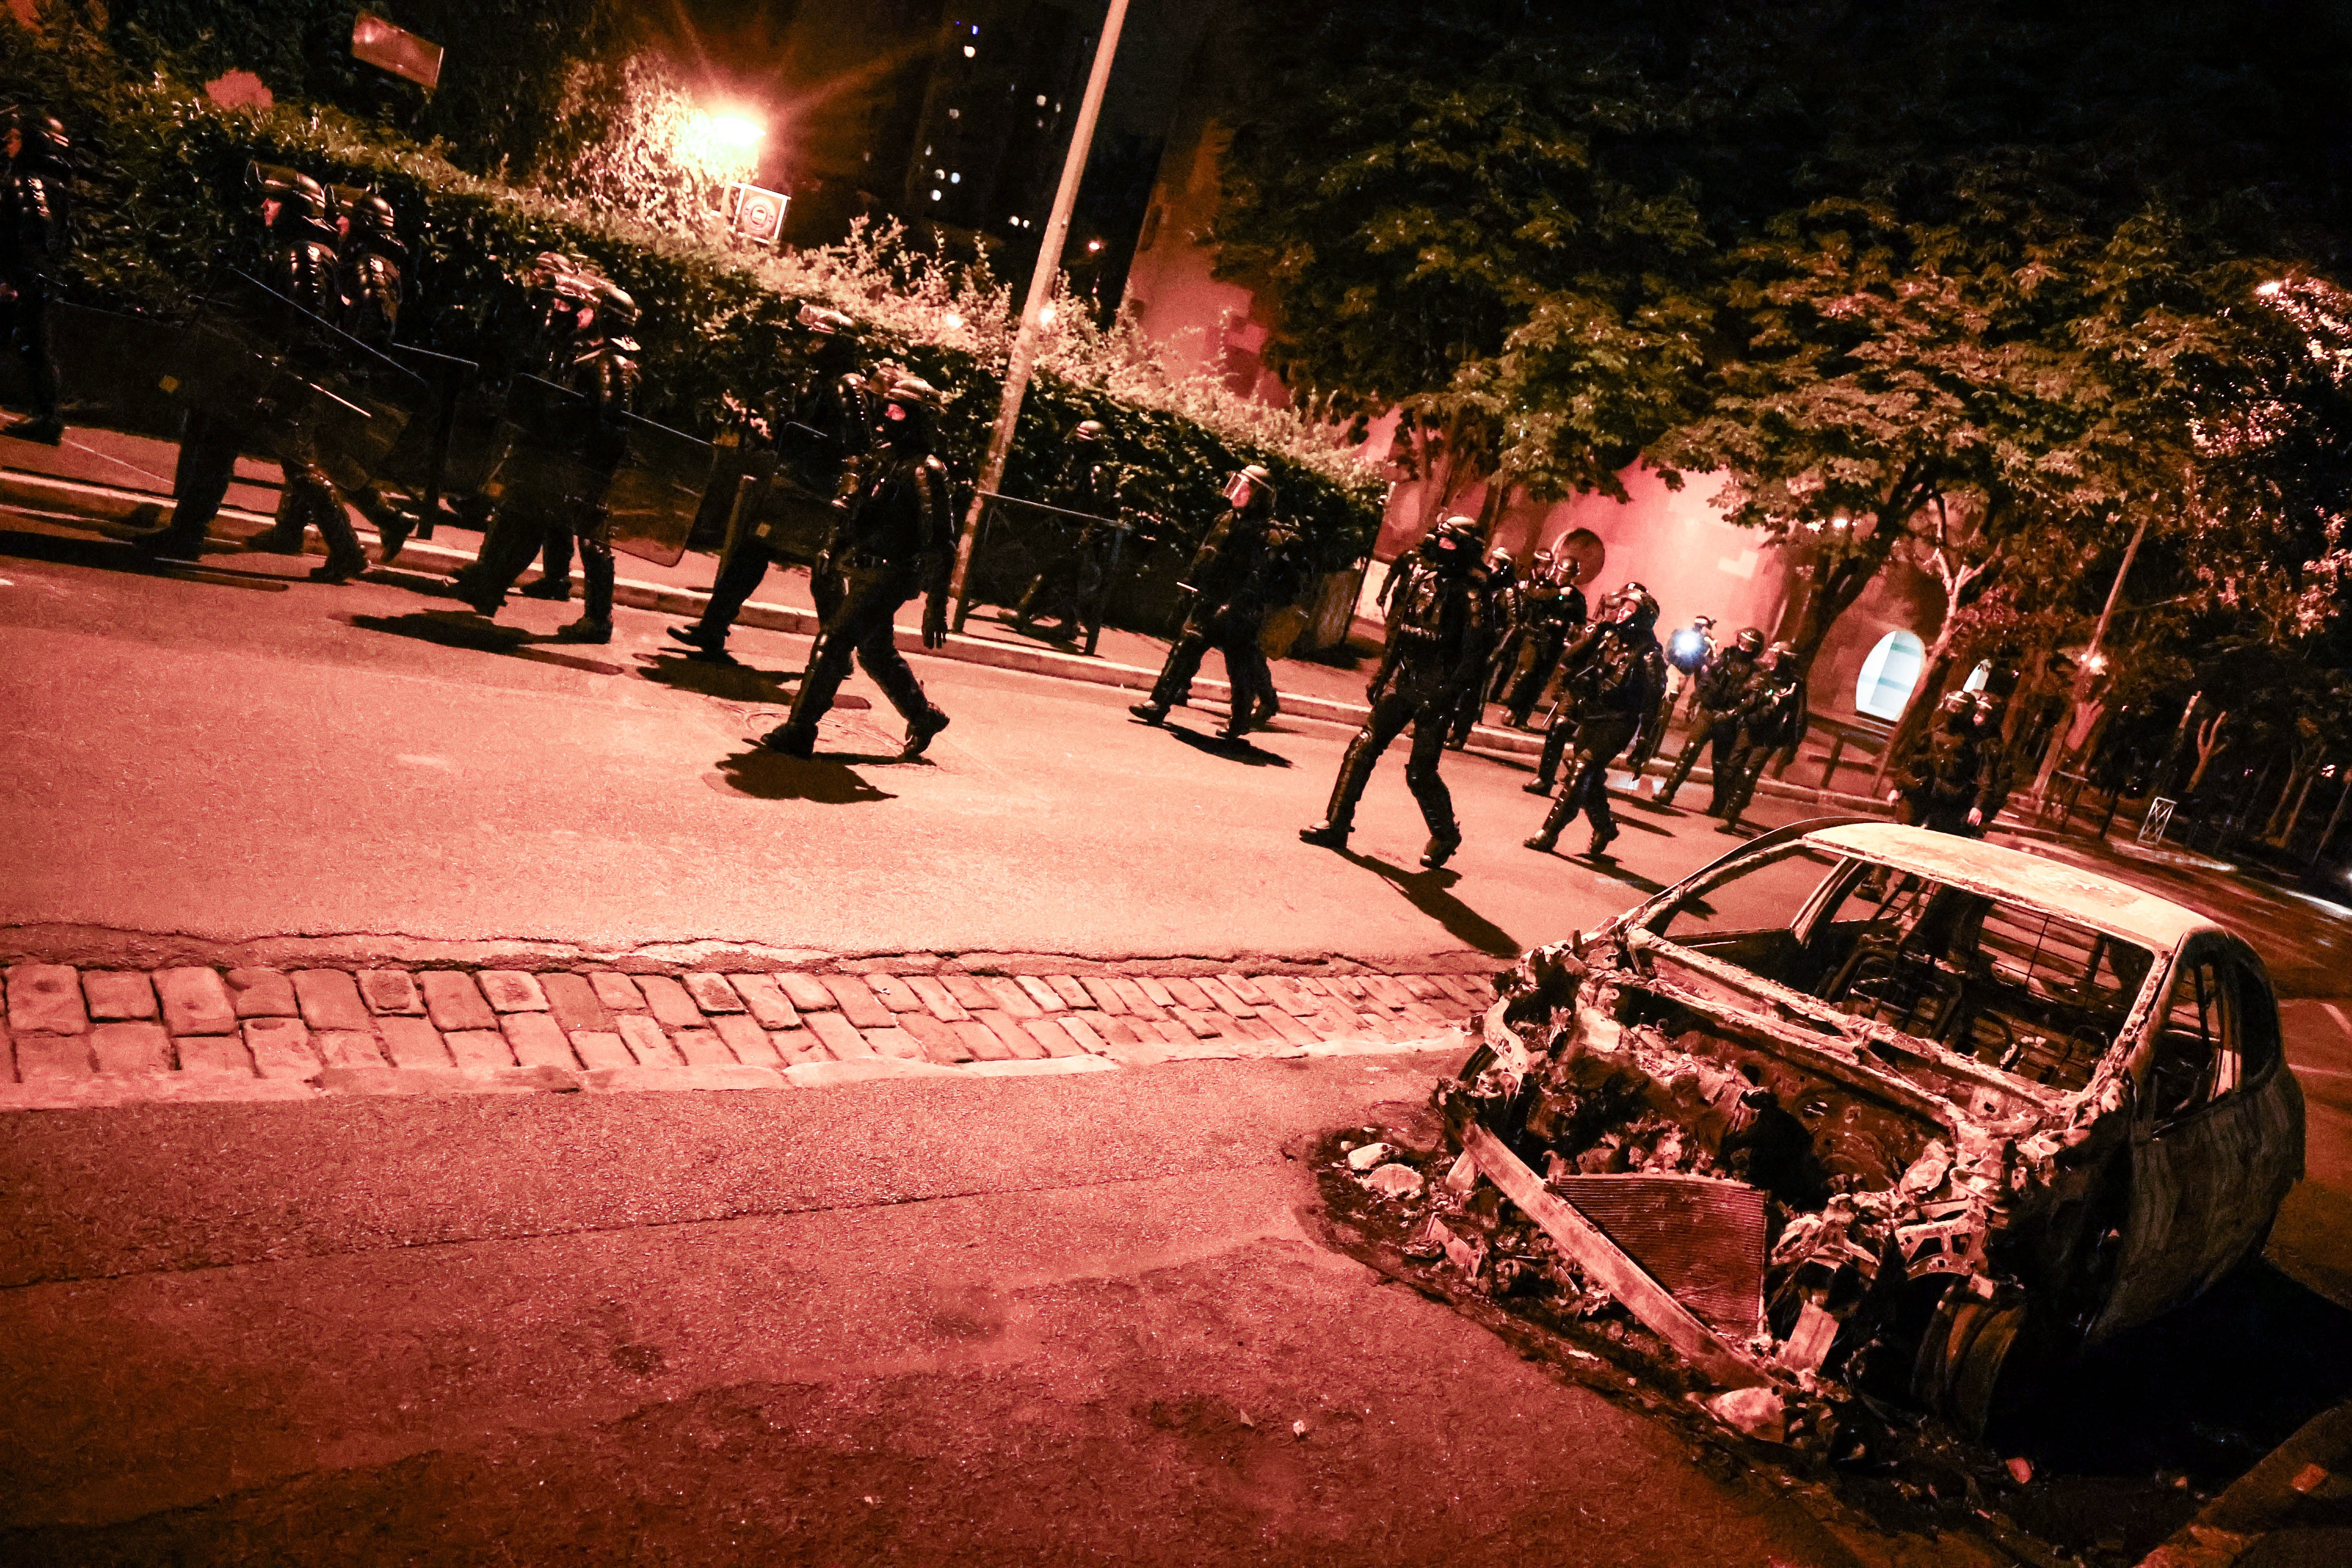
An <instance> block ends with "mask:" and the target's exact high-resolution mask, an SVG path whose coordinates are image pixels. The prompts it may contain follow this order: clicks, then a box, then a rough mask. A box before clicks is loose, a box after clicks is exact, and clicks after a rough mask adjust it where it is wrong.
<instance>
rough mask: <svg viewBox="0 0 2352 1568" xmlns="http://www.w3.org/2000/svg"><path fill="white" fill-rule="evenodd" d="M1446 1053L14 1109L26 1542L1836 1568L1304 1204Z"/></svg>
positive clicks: (577, 1556) (260, 1552)
mask: <svg viewBox="0 0 2352 1568" xmlns="http://www.w3.org/2000/svg"><path fill="white" fill-rule="evenodd" d="M1427 1060H1428V1058H1417V1059H1416V1058H1382V1059H1374V1060H1369V1061H1368V1060H1365V1059H1357V1060H1351V1061H1347V1062H1337V1061H1325V1062H1319V1063H1312V1064H1309V1063H1304V1062H1300V1063H1199V1064H1191V1065H1189V1066H1186V1067H1184V1068H1163V1069H1160V1070H1159V1071H1156V1072H1152V1073H1149V1074H1142V1073H1134V1074H1129V1073H1118V1074H1089V1075H1083V1076H1079V1077H1070V1078H1062V1079H1026V1080H1015V1079H1000V1080H994V1081H989V1082H976V1083H958V1084H948V1085H942V1084H940V1083H937V1082H922V1083H896V1084H894V1083H878V1084H867V1085H861V1086H857V1087H855V1088H852V1089H837V1090H829V1091H822V1092H809V1093H798V1094H787V1095H739V1096H727V1095H684V1094H677V1095H641V1096H634V1097H614V1098H601V1099H600V1098H596V1097H588V1096H566V1097H555V1096H522V1097H479V1098H471V1099H447V1100H372V1101H360V1102H341V1103H336V1104H330V1105H324V1106H305V1107H284V1106H251V1107H236V1108H203V1109H194V1110H191V1109H185V1108H149V1109H146V1110H117V1111H106V1112H97V1113H89V1114H79V1115H72V1116H47V1117H32V1116H26V1117H16V1118H12V1119H9V1120H8V1121H6V1122H5V1123H0V1192H5V1193H6V1194H8V1201H7V1203H6V1204H5V1206H0V1241H5V1244H0V1559H5V1560H6V1561H8V1562H10V1563H26V1564H34V1563H73V1564H77V1565H88V1564H100V1563H152V1562H156V1561H171V1562H174V1563H191V1564H193V1563H249V1562H262V1561H268V1562H287V1563H297V1562H370V1563H394V1562H399V1563H485V1562H515V1563H550V1562H559V1561H598V1562H604V1561H633V1562H634V1561H645V1562H680V1563H737V1562H740V1563H871V1562H880V1561H899V1560H905V1561H911V1562H919V1563H948V1562H953V1563H1006V1564H1012V1563H1078V1562H1087V1563H1094V1562H1105V1561H1111V1562H1150V1563H1160V1562H1166V1563H1281V1564H1296V1563H1349V1564H1357V1563H1365V1562H1385V1563H1496V1564H1506V1563H1508V1564H1516V1563H1524V1562H1527V1561H1529V1560H1531V1559H1532V1560H1541V1561H1549V1562H1560V1563H1628V1564H1631V1563H1644V1564H1646V1563H1657V1564H1685V1563H1732V1562H1737V1563H1789V1564H1797V1563H1806V1564H1833V1563H1851V1562H1853V1560H1854V1559H1853V1557H1851V1556H1850V1555H1849V1554H1848V1553H1847V1552H1846V1551H1845V1549H1844V1548H1843V1547H1842V1546H1841V1545H1840V1544H1839V1543H1838V1542H1836V1541H1835V1540H1833V1539H1832V1537H1830V1536H1829V1535H1827V1534H1826V1533H1824V1531H1822V1529H1821V1528H1819V1527H1818V1526H1816V1525H1815V1524H1814V1523H1813V1522H1812V1521H1811V1520H1809V1519H1808V1518H1807V1517H1805V1516H1804V1515H1803V1514H1802V1513H1801V1512H1800V1511H1799V1510H1797V1509H1795V1508H1794V1507H1792V1506H1790V1504H1789V1503H1788V1502H1787V1501H1785V1500H1782V1499H1781V1498H1780V1496H1779V1494H1778V1493H1777V1491H1776V1490H1775V1489H1773V1488H1772V1487H1771V1486H1770V1485H1769V1483H1768V1482H1766V1481H1764V1480H1763V1479H1728V1480H1727V1479H1718V1478H1717V1475H1715V1474H1713V1473H1711V1472H1710V1469H1709V1468H1707V1467H1706V1466H1703V1465H1701V1464H1699V1463H1696V1462H1695V1460H1696V1456H1695V1455H1694V1454H1692V1453H1691V1452H1690V1451H1689V1450H1688V1449H1686V1448H1685V1446H1684V1444H1683V1443H1682V1442H1681V1441H1680V1440H1678V1439H1677V1438H1676V1437H1675V1436H1673V1434H1672V1433H1671V1431H1670V1429H1668V1428H1667V1427H1665V1426H1663V1425H1661V1424H1659V1423H1656V1422H1654V1421H1651V1420H1646V1419H1644V1416H1643V1411H1642V1410H1641V1408H1640V1406H1639V1405H1638V1404H1637V1403H1631V1402H1633V1401H1638V1400H1639V1399H1640V1398H1641V1397H1643V1396H1641V1395H1639V1394H1634V1393H1633V1392H1632V1391H1622V1390H1615V1388H1614V1383H1615V1380H1613V1379H1612V1378H1610V1377H1606V1376H1602V1375H1599V1374H1595V1375H1593V1376H1592V1377H1591V1378H1589V1379H1588V1380H1587V1383H1579V1382H1577V1381H1576V1380H1575V1377H1574V1376H1573V1375H1571V1374H1567V1373H1558V1372H1553V1371H1547V1370H1545V1369H1543V1368H1540V1367H1538V1365H1536V1364H1534V1363H1529V1362H1527V1361H1523V1360H1521V1359H1520V1358H1519V1357H1518V1356H1517V1354H1516V1353H1515V1352H1512V1351H1511V1350H1510V1349H1509V1348H1507V1346H1506V1345H1504V1344H1503V1343H1502V1342H1499V1341H1497V1340H1496V1339H1494V1338H1493V1337H1491V1336H1490V1335H1489V1334H1488V1333H1487V1332H1486V1331H1485V1330H1483V1329H1481V1328H1479V1327H1477V1326H1475V1324H1473V1323H1471V1322H1469V1321H1466V1320H1465V1319H1463V1318H1461V1317H1459V1316H1457V1315H1455V1314H1454V1312H1452V1311H1451V1310H1448V1309H1446V1308H1444V1307H1443V1306H1441V1305H1437V1304H1433V1303H1432V1302H1429V1301H1426V1300H1423V1299H1422V1298H1420V1297H1419V1296H1417V1295H1415V1294H1413V1293H1412V1292H1410V1291H1408V1290H1403V1289H1397V1288H1394V1287H1391V1286H1385V1285H1382V1284H1381V1283H1380V1282H1379V1280H1378V1279H1377V1277H1376V1276H1374V1275H1372V1274H1370V1272H1368V1271H1366V1270H1364V1269H1363V1268H1360V1267H1359V1266H1358V1265H1356V1264H1354V1263H1351V1262H1349V1261H1347V1260H1345V1259H1343V1258H1339V1257H1338V1256H1337V1255H1336V1254H1334V1253H1332V1252H1330V1251H1328V1250H1327V1249H1326V1248H1324V1247H1321V1246H1319V1245H1317V1244H1315V1243H1313V1242H1311V1241H1310V1240H1309V1239H1308V1238H1307V1234H1306V1233H1305V1231H1304V1230H1303V1229H1302V1228H1301V1224H1300V1220H1299V1217H1298V1210H1299V1208H1300V1205H1305V1204H1307V1203H1308V1202H1310V1201H1311V1198H1312V1184H1311V1173H1310V1172H1309V1169H1308V1167H1307V1163H1305V1162H1304V1161H1301V1160H1298V1159H1295V1158H1293V1157H1292V1155H1294V1154H1297V1153H1298V1152H1302V1151H1303V1148H1304V1144H1305V1141H1306V1140H1307V1138H1308V1137H1309V1136H1310V1135H1312V1134H1313V1133H1315V1132H1317V1131H1320V1130H1322V1129H1324V1128H1328V1127H1331V1126H1336V1125H1344V1124H1347V1123H1349V1122H1353V1121H1366V1120H1370V1121H1378V1122H1381V1123H1383V1124H1385V1123H1386V1122H1388V1121H1392V1120H1397V1119H1401V1118H1403V1117H1406V1116H1409V1115H1410V1114H1411V1113H1412V1110H1413V1109H1414V1107H1415V1106H1416V1105H1418V1104H1419V1103H1420V1102H1421V1101H1422V1100H1423V1097H1424V1096H1425V1095H1426V1092H1427V1089H1428V1087H1429V1084H1430V1078H1429V1076H1428V1073H1427V1070H1426V1068H1425V1064H1426V1063H1427ZM1600 1386H1608V1387H1610V1388H1611V1389H1612V1394H1611V1396H1610V1397H1603V1395H1602V1394H1601V1392H1599V1387H1600Z"/></svg>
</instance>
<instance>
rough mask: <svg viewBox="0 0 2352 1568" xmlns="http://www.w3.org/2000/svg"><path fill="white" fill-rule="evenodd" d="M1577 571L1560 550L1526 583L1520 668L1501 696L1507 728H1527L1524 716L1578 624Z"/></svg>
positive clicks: (1580, 608)
mask: <svg viewBox="0 0 2352 1568" xmlns="http://www.w3.org/2000/svg"><path fill="white" fill-rule="evenodd" d="M1579 571H1580V568H1579V567H1578V565H1577V563H1576V560H1575V558H1574V557H1573V556H1570V555H1568V554H1566V553H1565V552H1563V553H1562V554H1561V556H1560V557H1559V559H1558V560H1557V561H1555V562H1554V563H1553V564H1552V568H1551V570H1550V571H1549V572H1548V573H1546V574H1543V575H1541V576H1539V577H1537V578H1535V579H1533V580H1532V581H1530V582H1529V583H1528V587H1527V594H1526V597H1525V600H1524V604H1525V611H1524V613H1525V615H1526V617H1527V637H1526V643H1525V647H1526V651H1525V652H1524V653H1522V654H1521V655H1520V656H1519V658H1520V661H1521V663H1522V665H1523V667H1524V668H1522V670H1521V673H1520V675H1519V677H1518V679H1517V681H1516V682H1515V683H1514V684H1513V685H1512V687H1511V689H1510V691H1509V693H1508V695H1507V696H1506V697H1505V698H1504V699H1503V702H1504V706H1505V707H1507V709H1508V710H1510V721H1511V727H1512V728H1513V729H1517V730H1526V729H1531V728H1533V726H1532V725H1531V724H1530V723H1529V722H1528V720H1529V718H1530V717H1531V716H1532V715H1533V714H1534V712H1535V709H1536V704H1537V703H1538V702H1539V701H1541V700H1542V699H1543V694H1544V688H1545V687H1546V686H1548V685H1549V684H1550V683H1551V678H1552V672H1553V671H1554V670H1556V669H1558V668H1559V667H1560V660H1561V658H1562V657H1563V655H1564V654H1565V652H1566V650H1567V648H1568V645H1569V639H1570V638H1571V637H1575V636H1576V635H1577V634H1578V633H1579V632H1580V631H1582V630H1583V629H1584V624H1585V609H1584V591H1583V590H1582V589H1580V588H1579V587H1578V586H1577V585H1576V578H1577V574H1578V572H1579Z"/></svg>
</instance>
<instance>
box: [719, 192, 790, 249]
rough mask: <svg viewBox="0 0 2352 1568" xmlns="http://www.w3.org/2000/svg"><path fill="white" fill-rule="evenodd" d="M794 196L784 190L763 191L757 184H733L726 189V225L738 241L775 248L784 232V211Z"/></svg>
mask: <svg viewBox="0 0 2352 1568" xmlns="http://www.w3.org/2000/svg"><path fill="white" fill-rule="evenodd" d="M790 205H792V197H790V196H788V195H784V194H783V192H782V191H768V190H762V189H761V188H760V187H759V186H757V185H747V184H734V185H730V186H728V187H727V226H728V227H729V229H730V230H731V231H732V232H733V233H734V235H735V237H736V238H738V239H748V240H750V241H751V243H752V244H754V245H773V244H775V243H776V241H777V240H778V239H779V238H780V237H782V235H783V232H784V209H785V208H786V207H787V206H790Z"/></svg>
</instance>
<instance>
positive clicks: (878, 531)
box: [762, 381, 957, 757]
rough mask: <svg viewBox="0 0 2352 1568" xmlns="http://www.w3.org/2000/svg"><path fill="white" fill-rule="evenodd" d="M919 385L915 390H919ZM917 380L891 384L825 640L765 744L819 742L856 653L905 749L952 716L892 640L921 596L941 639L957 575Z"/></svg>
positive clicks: (849, 529)
mask: <svg viewBox="0 0 2352 1568" xmlns="http://www.w3.org/2000/svg"><path fill="white" fill-rule="evenodd" d="M916 389H919V390H916ZM935 397H936V394H934V393H933V392H932V391H931V389H930V388H929V386H927V385H925V384H923V383H921V382H919V381H915V382H907V381H902V382H900V383H898V384H897V385H895V386H894V387H893V388H892V390H891V392H890V394H889V396H888V399H887V405H886V407H885V422H884V426H883V429H884V433H885V435H886V437H892V438H890V439H887V440H886V442H885V444H884V445H883V446H882V447H881V449H880V450H879V451H878V452H877V453H876V454H874V456H873V457H872V458H871V459H870V460H869V462H868V464H867V465H866V468H865V469H864V471H863V472H862V474H861V475H860V477H859V482H858V489H857V493H856V495H854V496H853V497H851V498H850V501H849V510H848V514H847V517H846V520H845V522H844V524H843V526H842V529H841V531H840V533H839V535H838V537H837V540H836V542H835V548H834V550H833V551H831V552H829V553H830V554H831V555H832V556H833V565H834V568H835V571H836V572H837V573H838V574H839V578H840V597H839V598H838V599H837V600H835V602H834V604H833V606H832V608H831V609H829V610H827V611H826V612H825V616H824V624H823V640H822V641H821V642H820V643H819V644H818V645H817V649H816V655H815V657H814V658H813V659H812V660H811V661H810V664H809V669H808V674H807V675H806V676H804V677H803V679H802V681H801V689H800V694H799V695H798V696H797V697H795V698H794V699H793V712H792V717H791V718H789V719H787V720H786V721H784V722H783V723H782V725H781V726H779V727H778V728H777V729H775V730H773V731H771V732H770V733H769V734H768V735H767V736H766V737H764V739H763V742H762V743H763V744H765V745H767V746H769V747H771V748H772V749H773V750H776V751H779V752H785V753H787V754H788V755H791V756H796V757H805V756H807V755H809V754H810V753H811V752H814V750H815V749H816V730H817V721H819V720H821V719H823V718H824V715H825V712H826V710H828V709H830V708H831V707H832V706H833V700H834V696H835V693H836V692H838V691H839V690H840V689H841V683H842V681H843V680H845V679H847V678H848V675H849V663H850V659H851V658H852V657H853V656H854V657H855V658H856V660H857V662H858V663H859V664H860V665H862V666H863V667H864V668H865V670H866V674H867V675H869V676H871V677H873V678H874V682H875V684H876V685H877V686H879V687H881V688H882V691H883V695H885V696H887V698H889V699H890V705H891V706H892V707H894V708H896V709H898V712H899V714H900V715H901V716H902V717H903V718H905V720H906V721H907V753H906V754H907V755H908V756H914V755H916V754H918V753H919V752H921V751H922V750H923V748H924V747H925V746H926V745H928V744H929V742H930V739H931V737H932V736H933V735H936V734H938V733H939V732H940V731H941V730H944V729H946V728H947V724H948V716H947V715H946V714H945V713H942V712H940V710H938V709H937V708H934V707H932V706H931V703H930V700H929V699H928V698H927V697H925V696H924V695H923V687H922V683H921V682H920V681H919V680H917V679H915V672H914V670H913V669H912V668H910V667H909V666H908V663H907V659H906V656H905V655H904V654H901V653H900V652H899V651H898V645H897V644H896V643H895V642H894V641H893V640H892V630H893V626H894V624H895V617H896V616H897V615H898V609H899V607H900V606H901V605H905V604H906V603H907V602H908V600H910V599H912V598H914V597H915V596H916V595H924V596H925V598H926V601H927V602H926V604H925V606H924V613H923V640H924V642H925V644H926V645H927V646H929V647H939V646H940V644H942V643H944V642H945V641H946V640H947V602H948V582H949V579H950V577H951V576H952V575H953V574H954V572H955V554H956V531H957V521H956V518H955V515H954V504H955V502H954V497H953V494H952V493H951V492H952V487H951V485H950V482H949V479H948V469H947V465H946V464H945V463H943V462H941V461H940V459H939V458H938V457H936V456H935V455H934V454H933V453H932V451H931V432H930V427H929V417H928V415H929V407H930V404H929V399H932V398H935Z"/></svg>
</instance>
